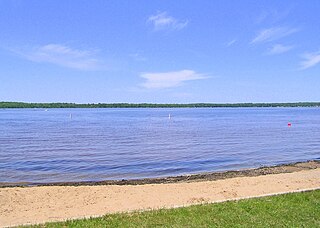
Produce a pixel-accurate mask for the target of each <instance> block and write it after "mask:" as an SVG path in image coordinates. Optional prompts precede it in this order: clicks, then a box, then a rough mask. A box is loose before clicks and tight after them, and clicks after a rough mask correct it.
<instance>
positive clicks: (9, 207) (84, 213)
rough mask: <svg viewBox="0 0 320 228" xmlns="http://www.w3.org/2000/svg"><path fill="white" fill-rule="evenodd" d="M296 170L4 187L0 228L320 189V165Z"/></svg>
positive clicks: (0, 198) (310, 163) (311, 164)
mask: <svg viewBox="0 0 320 228" xmlns="http://www.w3.org/2000/svg"><path fill="white" fill-rule="evenodd" d="M296 166H297V167H300V169H298V170H297V169H293V168H292V169H283V173H281V172H280V173H278V174H266V175H259V176H240V177H232V178H226V179H218V180H214V181H208V180H206V181H203V180H201V179H200V180H199V179H198V180H192V181H186V180H185V181H184V182H178V183H162V184H140V185H116V184H114V185H96V186H36V187H5V188H0V226H1V227H6V226H15V225H21V224H37V223H44V222H49V221H62V220H66V219H75V218H84V217H90V216H101V215H104V214H108V213H115V212H127V211H133V210H149V209H157V208H172V207H181V206H187V205H192V204H199V203H208V202H220V201H225V200H236V199H241V198H249V197H259V196H265V195H272V194H281V193H286V192H294V191H304V190H311V189H318V188H320V163H319V162H309V163H299V164H298V165H296ZM278 170H281V169H279V168H278ZM290 170H291V171H290ZM191 179H192V178H191Z"/></svg>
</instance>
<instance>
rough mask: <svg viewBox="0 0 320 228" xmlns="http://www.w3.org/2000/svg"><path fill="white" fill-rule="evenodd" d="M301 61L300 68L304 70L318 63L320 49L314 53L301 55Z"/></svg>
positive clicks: (319, 60) (319, 61)
mask: <svg viewBox="0 0 320 228" xmlns="http://www.w3.org/2000/svg"><path fill="white" fill-rule="evenodd" d="M302 57H303V58H304V60H303V61H301V62H300V66H301V67H300V69H301V70H304V69H307V68H310V67H313V66H315V65H317V64H319V63H320V51H318V52H315V53H306V54H304V55H303V56H302Z"/></svg>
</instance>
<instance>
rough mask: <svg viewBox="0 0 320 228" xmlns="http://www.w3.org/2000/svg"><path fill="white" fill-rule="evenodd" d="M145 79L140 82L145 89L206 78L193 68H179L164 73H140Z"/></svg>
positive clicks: (178, 84) (175, 85) (174, 85)
mask: <svg viewBox="0 0 320 228" xmlns="http://www.w3.org/2000/svg"><path fill="white" fill-rule="evenodd" d="M140 76H141V77H142V78H144V79H145V80H146V81H145V82H144V83H143V84H141V85H142V86H143V87H144V88H147V89H162V88H171V87H177V86H180V85H181V84H182V83H183V82H185V81H192V80H200V79H205V78H208V77H206V76H205V75H203V74H199V73H196V72H195V71H193V70H181V71H172V72H164V73H143V74H141V75H140Z"/></svg>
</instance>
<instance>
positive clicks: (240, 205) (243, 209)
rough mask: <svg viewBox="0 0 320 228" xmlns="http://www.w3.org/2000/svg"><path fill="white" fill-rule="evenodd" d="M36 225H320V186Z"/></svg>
mask: <svg viewBox="0 0 320 228" xmlns="http://www.w3.org/2000/svg"><path fill="white" fill-rule="evenodd" d="M34 227H320V190H315V191H309V192H303V193H290V194H285V195H278V196H270V197H263V198H255V199H246V200H240V201H229V202H224V203H216V204H205V205H197V206H189V207H185V208H177V209H161V210H154V211H146V212H134V213H120V214H112V215H105V216H103V217H99V218H90V219H81V220H70V221H66V222H58V223H47V224H45V225H38V226H34Z"/></svg>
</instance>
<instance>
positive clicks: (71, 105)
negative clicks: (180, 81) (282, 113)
mask: <svg viewBox="0 0 320 228" xmlns="http://www.w3.org/2000/svg"><path fill="white" fill-rule="evenodd" d="M228 107H230V108H239V107H320V102H296V103H233V104H231V103H225V104H214V103H190V104H151V103H139V104H132V103H108V104H106V103H96V104H94V103H92V104H76V103H24V102H0V108H228Z"/></svg>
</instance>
